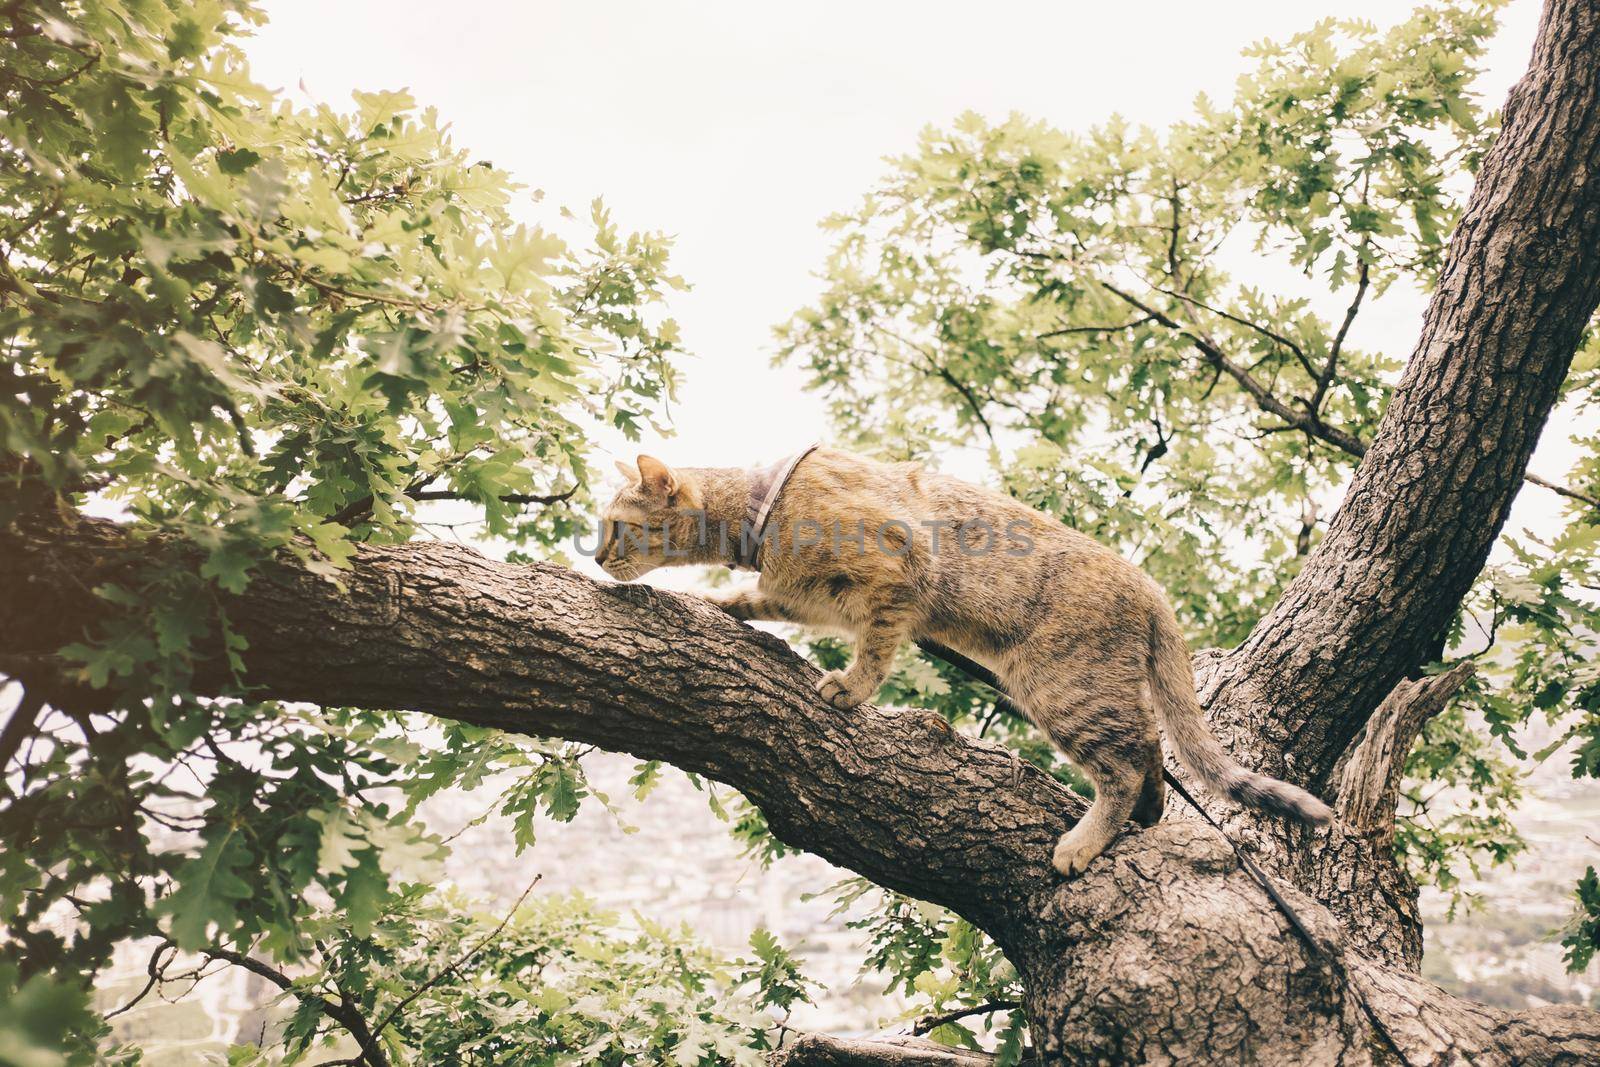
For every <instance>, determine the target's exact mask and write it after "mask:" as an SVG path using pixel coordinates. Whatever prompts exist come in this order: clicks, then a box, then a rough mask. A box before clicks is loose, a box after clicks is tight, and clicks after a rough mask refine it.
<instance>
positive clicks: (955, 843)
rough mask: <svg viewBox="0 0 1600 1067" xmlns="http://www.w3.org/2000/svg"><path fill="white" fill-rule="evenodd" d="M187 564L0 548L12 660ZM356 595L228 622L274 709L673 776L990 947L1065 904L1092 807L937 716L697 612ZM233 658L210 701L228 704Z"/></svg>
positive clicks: (419, 568)
mask: <svg viewBox="0 0 1600 1067" xmlns="http://www.w3.org/2000/svg"><path fill="white" fill-rule="evenodd" d="M155 559H165V560H166V561H167V562H169V563H172V564H175V565H178V566H190V567H198V566H199V562H200V559H199V557H198V555H196V554H194V553H193V552H192V550H191V549H188V548H186V547H185V546H182V545H178V544H175V543H170V542H138V541H136V540H134V539H133V538H132V537H131V536H130V535H129V532H128V531H127V530H126V529H124V528H122V527H119V526H117V525H116V524H113V523H108V522H103V521H98V520H78V521H73V522H69V523H63V522H62V520H61V519H60V517H59V516H58V515H55V514H53V513H47V514H46V515H43V516H38V515H36V516H33V517H31V518H30V519H29V520H28V521H26V522H24V523H21V524H18V525H16V526H14V527H13V528H11V529H9V530H4V531H0V587H3V588H6V589H7V590H15V591H16V592H15V594H14V595H8V596H7V597H6V598H4V600H3V601H0V649H4V650H6V651H7V652H8V653H15V654H22V655H29V656H45V657H48V656H49V655H51V654H53V652H54V650H55V649H57V648H59V647H61V646H62V645H63V644H66V643H68V642H69V641H75V640H80V639H81V638H82V636H83V634H84V632H85V630H86V629H90V628H92V625H93V622H94V620H95V619H96V618H97V617H99V616H100V615H102V614H103V613H104V611H105V610H106V605H104V604H103V603H101V602H99V601H97V600H96V599H95V598H94V597H93V596H92V595H91V594H90V593H89V590H91V589H93V588H94V587H96V586H98V585H100V584H101V583H102V582H104V581H107V580H113V578H114V576H115V575H116V574H117V573H119V568H121V567H125V566H128V565H130V564H132V563H135V562H138V561H140V560H143V561H145V562H150V561H152V560H155ZM344 581H345V585H346V589H345V590H344V591H341V590H340V589H339V588H338V587H337V586H335V585H333V584H332V583H330V582H328V581H325V580H322V579H319V578H317V577H315V576H314V575H312V574H310V573H309V572H307V571H306V570H304V569H303V568H302V567H300V566H299V565H298V564H296V563H295V562H293V561H292V560H289V559H285V560H284V561H282V562H280V563H276V564H273V565H271V566H268V567H265V568H263V569H262V570H261V571H260V572H258V573H257V575H256V576H255V577H254V579H253V580H252V582H251V583H250V585H249V586H248V588H247V589H246V591H245V593H244V594H243V595H241V596H239V597H237V598H234V599H233V600H232V601H230V602H229V603H228V604H227V611H228V613H229V618H230V621H231V623H232V625H233V626H234V627H235V628H236V629H237V630H238V632H239V633H241V634H242V635H243V636H244V637H245V638H246V639H247V640H248V641H249V648H248V650H247V652H246V653H245V662H246V666H247V670H248V675H247V680H248V682H249V684H250V685H251V687H252V694H253V695H255V696H257V697H260V698H274V699H282V700H302V701H308V702H312V703H316V704H323V705H330V706H335V707H337V706H360V707H371V708H388V709H396V710H415V711H424V712H429V713H431V714H435V715H440V716H443V717H446V718H453V719H457V720H460V721H463V722H471V723H475V724H478V725H484V726H493V727H498V728H501V729H506V730H512V731H516V732H522V733H533V734H544V735H553V736H560V737H566V738H570V739H572V740H576V741H586V742H589V743H591V744H596V745H600V746H602V747H604V748H608V749H611V750H613V751H625V752H630V753H633V754H634V755H637V756H640V757H641V758H646V759H661V760H665V761H667V762H670V763H672V764H674V765H676V766H678V767H681V768H683V769H685V770H690V771H694V772H697V773H700V774H704V775H706V776H708V777H710V778H713V779H716V780H718V781H721V782H726V783H727V784H729V785H732V786H734V787H735V788H737V789H740V790H741V791H743V792H744V793H745V794H746V795H747V796H749V797H750V798H751V800H753V801H754V802H755V803H756V804H758V805H759V806H760V807H761V809H762V811H763V812H764V813H765V814H766V816H767V819H768V822H769V824H770V825H771V827H772V829H773V832H774V833H776V834H777V835H778V836H779V838H780V839H782V840H784V841H786V842H787V843H789V844H792V845H796V846H798V847H802V848H805V849H808V850H810V851H812V852H816V853H818V854H820V855H822V856H824V857H825V858H827V859H829V860H831V861H833V862H834V863H837V864H839V865H840V866H843V867H847V868H849V869H851V870H854V871H857V872H858V873H861V874H863V875H865V876H867V877H868V878H870V879H872V880H873V881H875V882H877V883H878V884H880V885H885V886H888V887H890V888H893V889H897V890H900V891H901V892H905V893H909V894H911V895H913V896H916V897H920V898H922V899H926V900H932V901H936V902H938V903H941V904H944V905H946V906H948V907H951V908H953V909H954V910H956V911H957V912H959V913H960V914H962V915H964V916H966V917H967V918H968V919H970V920H972V921H973V922H974V923H976V924H978V925H979V926H982V927H984V928H986V929H1004V928H1006V927H1008V926H1015V925H1016V924H1018V923H1024V922H1025V921H1027V920H1026V916H1028V915H1029V914H1030V913H1032V911H1033V909H1034V908H1035V907H1036V906H1038V905H1039V903H1040V899H1041V898H1043V897H1047V896H1048V895H1049V894H1050V893H1051V892H1052V891H1053V890H1054V888H1055V886H1056V885H1057V884H1058V883H1059V878H1058V876H1056V875H1055V874H1054V873H1053V871H1052V870H1051V868H1050V866H1049V856H1050V850H1051V848H1052V846H1053V844H1054V841H1055V838H1056V837H1057V836H1058V835H1059V834H1060V833H1062V832H1063V831H1064V830H1065V829H1066V828H1067V827H1068V826H1069V825H1070V822H1071V820H1072V818H1073V817H1074V816H1075V814H1077V813H1080V812H1081V811H1082V810H1083V804H1082V801H1081V800H1080V799H1079V798H1078V797H1076V796H1075V795H1074V794H1072V793H1071V792H1069V791H1068V790H1067V789H1065V788H1064V787H1062V786H1061V785H1059V784H1058V783H1057V782H1055V781H1054V780H1053V779H1051V778H1050V777H1049V776H1048V775H1046V774H1044V773H1043V772H1041V771H1038V770H1037V769H1035V768H1033V767H1032V766H1031V765H1028V764H1026V763H1018V762H1017V761H1015V760H1014V759H1013V758H1012V756H1011V754H1010V752H1009V751H1007V750H1004V749H1002V748H999V747H998V746H994V745H989V744H986V743H984V742H979V741H973V740H969V739H967V738H964V737H962V736H960V735H958V734H955V733H953V732H952V731H951V730H950V728H949V727H948V725H946V723H945V722H944V720H943V719H942V718H940V717H938V716H937V715H934V714H932V713H926V712H905V713H899V714H893V713H887V712H883V711H880V710H878V709H875V708H872V707H863V708H860V709H857V710H856V711H853V712H840V711H837V710H834V709H832V708H831V707H829V706H828V705H827V704H825V703H824V702H822V701H820V700H819V699H818V698H817V697H816V695H815V684H816V679H817V672H816V671H815V669H814V668H812V667H811V666H810V665H809V664H807V663H805V662H804V661H803V660H801V659H800V658H799V657H798V656H796V655H795V654H794V653H793V652H792V651H790V649H789V648H788V646H787V645H786V644H784V643H783V642H782V641H780V640H779V639H777V638H776V637H773V636H771V635H769V634H764V633H762V632H760V631H758V630H754V629H752V628H750V627H747V626H744V625H741V624H739V623H737V622H735V621H734V620H732V619H730V618H729V617H728V616H726V615H725V614H723V613H722V612H721V611H719V610H717V609H716V608H714V607H712V606H710V605H709V604H708V603H706V602H704V601H701V600H699V599H698V598H693V597H686V596H681V595H677V594H673V593H667V592H662V591H658V590H655V589H652V588H650V587H648V586H617V585H608V584H600V583H597V582H594V581H591V580H589V579H587V578H584V577H582V576H580V575H578V574H575V573H573V572H572V571H569V570H567V569H565V568H562V567H557V566H553V565H544V564H538V565H533V566H527V567H523V566H515V565H510V564H502V563H496V562H493V561H491V560H488V559H486V558H484V557H483V556H480V555H479V554H477V553H476V552H473V551H472V550H470V549H467V548H464V547H462V546H458V545H450V544H445V543H440V542H417V543H412V544H406V545H398V546H389V547H367V548H363V549H362V550H361V551H360V552H359V554H358V556H357V558H356V565H355V567H354V569H353V570H351V571H350V572H349V573H348V574H347V575H346V576H345V579H344ZM228 684H229V682H228V677H227V674H226V672H225V671H223V670H222V668H221V665H220V660H213V661H210V662H208V663H205V664H202V666H201V668H200V670H199V676H198V678H197V679H196V685H197V687H198V688H197V691H198V692H201V693H219V692H223V691H225V690H226V689H227V687H228Z"/></svg>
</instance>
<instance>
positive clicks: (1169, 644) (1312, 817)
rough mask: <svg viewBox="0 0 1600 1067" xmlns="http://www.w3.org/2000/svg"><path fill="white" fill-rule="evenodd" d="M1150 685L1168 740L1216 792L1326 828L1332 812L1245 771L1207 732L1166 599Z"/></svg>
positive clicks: (1153, 645)
mask: <svg viewBox="0 0 1600 1067" xmlns="http://www.w3.org/2000/svg"><path fill="white" fill-rule="evenodd" d="M1150 685H1151V689H1152V690H1153V695H1154V696H1155V705H1156V711H1157V713H1158V714H1159V715H1160V716H1161V723H1162V726H1163V727H1164V728H1165V730H1166V734H1167V740H1168V741H1170V742H1171V744H1172V747H1173V749H1175V750H1176V751H1177V753H1178V758H1179V759H1180V760H1182V761H1183V765H1184V766H1185V767H1187V768H1189V770H1190V771H1191V772H1192V773H1193V774H1194V775H1195V776H1196V777H1198V778H1199V779H1200V780H1201V781H1202V782H1204V783H1205V784H1206V786H1207V788H1209V789H1210V790H1212V791H1213V792H1217V793H1221V794H1223V795H1224V796H1227V797H1231V798H1232V799H1234V800H1236V801H1238V802H1239V803H1240V804H1245V805H1247V806H1249V807H1252V808H1261V809H1263V810H1264V811H1270V812H1272V813H1273V814H1276V815H1287V816H1290V817H1291V818H1295V819H1299V820H1300V821H1301V822H1308V823H1311V824H1312V825H1314V826H1322V825H1324V824H1326V823H1328V822H1331V821H1332V820H1333V809H1332V808H1330V807H1328V805H1326V804H1324V803H1323V802H1322V801H1320V800H1318V799H1317V798H1316V797H1314V796H1312V795H1311V794H1310V793H1307V792H1306V791H1305V790H1304V789H1300V788H1298V787H1297V786H1292V785H1290V784H1289V783H1288V782H1280V781H1278V780H1277V779H1276V778H1269V777H1267V776H1266V775H1264V774H1257V773H1255V772H1254V771H1248V770H1245V769H1244V768H1243V767H1241V766H1239V765H1238V764H1237V763H1235V762H1234V761H1233V757H1232V756H1229V755H1228V751H1227V749H1225V748H1223V747H1222V745H1221V743H1220V742H1218V741H1217V739H1216V738H1215V737H1213V736H1212V735H1211V731H1210V730H1208V729H1206V723H1205V719H1204V718H1203V717H1202V716H1201V712H1200V701H1199V700H1198V699H1197V698H1196V696H1195V690H1194V667H1193V665H1192V664H1191V663H1190V659H1189V648H1188V645H1187V644H1185V643H1184V640H1183V634H1182V633H1181V632H1180V631H1179V630H1178V620H1177V618H1176V617H1174V616H1173V614H1172V609H1171V608H1170V607H1168V606H1167V603H1166V601H1165V599H1164V598H1162V599H1161V600H1160V601H1159V603H1158V605H1157V607H1156V611H1155V615H1154V621H1153V622H1152V624H1151V641H1150Z"/></svg>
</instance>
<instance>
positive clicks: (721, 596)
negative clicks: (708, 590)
mask: <svg viewBox="0 0 1600 1067" xmlns="http://www.w3.org/2000/svg"><path fill="white" fill-rule="evenodd" d="M705 599H707V600H709V601H711V603H713V604H715V605H716V606H717V607H719V608H721V609H722V610H723V611H726V612H727V613H728V614H729V615H732V616H733V617H734V618H736V619H740V620H743V621H744V622H795V621H797V620H796V619H795V617H794V616H793V614H791V613H790V612H789V611H788V610H787V609H785V608H784V607H783V606H782V605H781V604H779V603H778V602H777V601H776V600H773V599H772V598H771V597H769V596H767V595H766V594H765V593H763V592H762V591H761V589H760V587H759V586H755V585H747V586H745V587H744V588H742V589H733V590H730V591H728V592H726V593H717V594H713V595H708V596H707V597H706V598H705Z"/></svg>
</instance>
